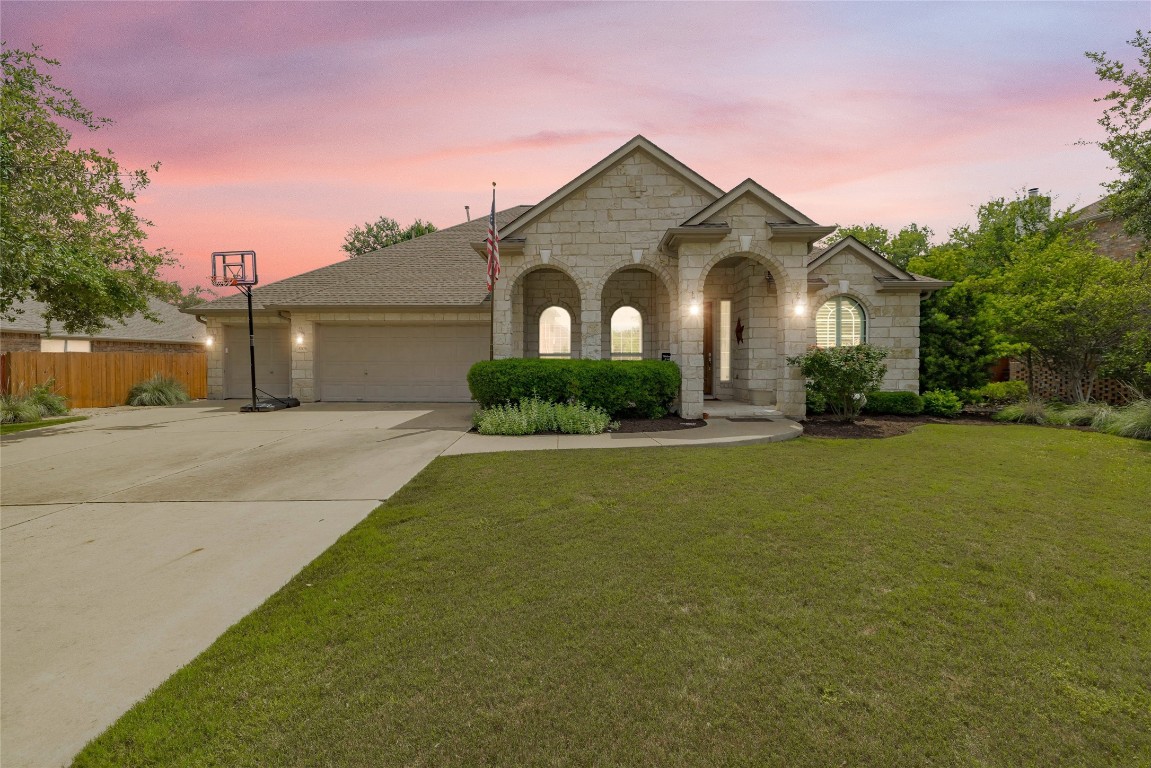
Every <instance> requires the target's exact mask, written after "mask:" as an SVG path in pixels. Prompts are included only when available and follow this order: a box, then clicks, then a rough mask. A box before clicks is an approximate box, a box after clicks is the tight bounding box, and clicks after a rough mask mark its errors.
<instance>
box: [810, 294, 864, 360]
mask: <svg viewBox="0 0 1151 768" xmlns="http://www.w3.org/2000/svg"><path fill="white" fill-rule="evenodd" d="M864 331H865V329H864V321H863V307H861V306H859V304H857V303H856V302H855V301H854V300H852V299H849V298H847V297H846V296H836V297H834V298H832V299H831V300H829V301H828V302H827V303H826V304H824V305H823V306H822V307H820V308H819V310H818V311H817V312H816V313H815V344H816V346H819V347H825V348H826V347H854V346H855V345H856V344H861V343H863V341H864V340H865V332H864Z"/></svg>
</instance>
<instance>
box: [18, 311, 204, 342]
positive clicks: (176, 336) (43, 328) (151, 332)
mask: <svg viewBox="0 0 1151 768" xmlns="http://www.w3.org/2000/svg"><path fill="white" fill-rule="evenodd" d="M148 307H149V310H150V311H151V312H152V313H154V314H155V315H157V317H158V318H159V321H160V322H153V321H152V320H149V319H147V318H145V317H144V316H143V315H132V316H131V317H129V318H128V319H127V320H125V321H124V322H122V323H121V322H117V321H115V320H110V321H109V323H108V327H107V328H105V329H103V330H101V331H97V332H96V333H65V332H64V330H63V329H61V328H49V327H48V323H46V322H45V320H44V317H43V313H44V309H45V307H44V305H43V304H41V303H40V302H38V301H25V302H23V303H21V304H18V305H16V307H15V309H16V310H17V311H18V312H19V314H17V315H16V317H15V319H14V320H13V321H12V322H9V321H7V320H0V352H203V351H204V345H205V343H206V341H207V339H208V333H207V330H206V329H205V327H204V324H203V323H199V322H197V321H196V319H195V318H194V317H190V316H188V315H186V314H183V313H182V312H180V310H179V308H177V307H174V306H172V305H171V304H167V303H165V302H163V301H160V300H159V299H150V300H149V301H148Z"/></svg>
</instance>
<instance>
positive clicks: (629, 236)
mask: <svg viewBox="0 0 1151 768" xmlns="http://www.w3.org/2000/svg"><path fill="white" fill-rule="evenodd" d="M712 200H714V197H713V196H712V195H711V194H710V193H708V192H705V191H704V190H702V189H700V188H699V187H697V186H695V185H694V184H693V183H691V182H690V181H687V180H685V179H684V178H683V177H681V176H680V175H679V174H678V173H676V172H674V171H672V170H671V169H669V168H667V167H665V166H664V165H662V164H661V163H659V162H658V161H657V160H655V158H653V157H652V156H651V155H649V154H648V153H646V152H644V151H642V150H641V151H637V152H634V153H632V154H631V155H628V156H627V157H625V158H624V159H623V160H621V161H620V162H619V163H618V164H617V165H616V166H614V167H612V168H609V169H608V170H606V171H605V172H604V173H603V174H601V175H600V176H599V177H598V178H596V179H593V180H592V181H590V182H589V183H588V184H586V185H585V186H584V187H582V188H581V189H579V190H577V191H575V192H574V193H573V194H571V195H570V196H569V197H567V198H566V199H565V200H563V201H562V202H561V203H560V204H558V205H556V206H555V208H553V209H552V210H551V211H548V212H547V213H546V214H545V215H543V216H541V217H540V218H539V219H537V220H535V221H534V222H532V223H531V224H530V225H528V226H527V227H525V228H524V229H523V230H522V231H521V232H518V233H516V236H517V237H518V236H522V237H524V238H526V244H525V247H524V252H523V254H522V255H518V254H512V253H511V252H508V253H507V255H506V256H505V257H504V258H503V277H502V278H501V280H500V282H499V283H498V284H497V287H496V296H495V301H496V329H495V331H496V336H495V349H496V357H514V356H516V355H517V353H520V354H522V352H521V350H522V349H523V346H522V343H520V342H519V340H518V339H517V330H516V327H515V326H516V325H519V324H520V323H518V322H517V320H518V318H521V317H522V316H523V315H522V311H516V310H517V309H518V308H517V307H515V306H513V304H514V300H515V294H516V293H517V289H516V283H517V281H518V279H519V277H520V276H521V275H523V274H525V273H526V271H527V270H530V269H533V268H537V267H540V266H542V265H544V264H545V262H544V255H543V254H542V253H541V251H544V250H547V251H550V254H548V256H547V265H548V266H550V267H552V268H555V269H559V270H560V271H562V272H564V273H566V274H568V275H569V276H571V277H572V279H573V280H574V282H575V284H576V286H577V288H579V292H580V299H581V301H580V317H579V319H578V320H579V322H578V325H580V326H581V330H582V334H581V339H580V347H581V352H580V354H581V356H582V357H584V358H589V359H599V358H601V357H603V356H604V354H603V339H604V335H603V317H604V314H603V303H602V295H603V287H604V285H605V284H606V283H607V281H608V279H609V278H610V277H611V275H612V274H614V273H615V272H617V271H618V270H620V269H623V268H626V267H635V266H640V267H642V268H644V269H647V270H649V271H651V272H653V273H655V274H656V275H657V276H659V278H660V279H661V280H662V281H663V282H664V284H665V287H666V289H667V291H668V294H669V297H670V298H671V301H674V300H675V297H674V295H673V294H674V293H675V277H674V276H673V274H672V270H673V267H672V262H673V261H674V260H673V259H671V258H670V257H668V256H667V255H664V254H660V253H658V252H657V248H656V246H657V245H658V244H659V240H660V238H661V237H662V236H663V233H664V232H665V231H666V230H667V229H668V227H673V226H678V225H679V224H682V223H683V222H684V221H685V220H686V219H687V218H688V217H690V216H691V215H692V214H694V213H695V212H696V211H698V210H699V209H700V208H702V207H703V206H705V205H707V204H708V203H710V202H711V201H712ZM575 320H576V319H575V318H573V327H574V326H575V325H576V324H577V323H576V322H575ZM674 323H675V320H674V319H672V320H671V321H669V326H670V328H669V335H670V336H671V337H672V339H671V341H669V346H671V347H673V349H671V350H670V351H671V352H672V354H673V357H674V356H675V355H676V354H677V353H678V350H677V349H675V346H676V340H675V339H674ZM661 351H669V350H661ZM609 353H610V350H609Z"/></svg>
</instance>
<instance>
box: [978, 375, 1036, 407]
mask: <svg viewBox="0 0 1151 768" xmlns="http://www.w3.org/2000/svg"><path fill="white" fill-rule="evenodd" d="M964 394H965V395H966V398H965V399H966V400H967V402H969V403H974V404H980V405H1007V404H1008V403H1018V402H1021V401H1023V400H1026V399H1027V382H1026V381H993V382H991V383H990V384H984V385H983V386H982V387H979V388H978V389H970V390H967V391H966V392H965V393H964Z"/></svg>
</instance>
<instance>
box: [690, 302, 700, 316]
mask: <svg viewBox="0 0 1151 768" xmlns="http://www.w3.org/2000/svg"><path fill="white" fill-rule="evenodd" d="M687 311H688V312H690V313H691V315H692V317H699V315H700V313H701V312H703V307H701V306H700V305H699V302H698V301H696V302H692V304H691V306H690V307H688V308H687Z"/></svg>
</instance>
